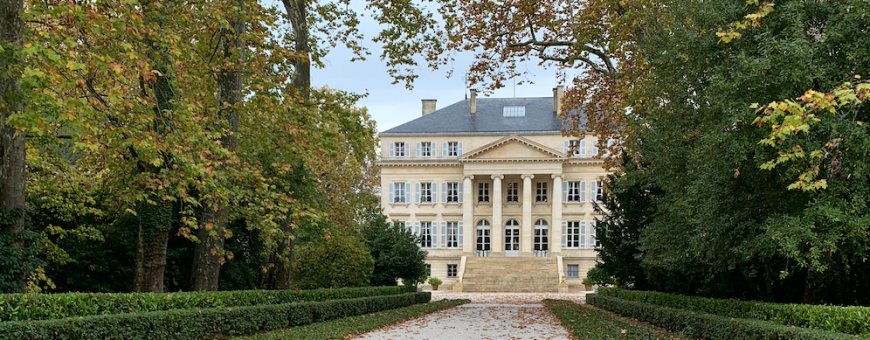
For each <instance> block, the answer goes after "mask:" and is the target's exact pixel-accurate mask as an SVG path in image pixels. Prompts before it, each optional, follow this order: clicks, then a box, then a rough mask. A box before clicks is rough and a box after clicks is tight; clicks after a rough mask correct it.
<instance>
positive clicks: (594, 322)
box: [544, 300, 664, 340]
mask: <svg viewBox="0 0 870 340" xmlns="http://www.w3.org/2000/svg"><path fill="white" fill-rule="evenodd" d="M544 305H545V306H547V308H548V309H549V310H550V311H551V312H553V314H555V315H556V317H558V318H559V320H560V321H561V322H562V325H564V326H565V328H568V330H569V331H571V333H572V334H574V337H575V338H577V339H587V340H598V339H601V340H609V339H625V340H634V339H664V338H662V337H660V336H658V335H656V334H655V333H653V332H652V331H650V330H648V329H645V328H643V327H636V326H632V325H630V324H627V323H625V322H622V321H619V320H616V319H614V318H612V317H611V316H610V315H608V314H607V313H605V312H602V311H600V310H597V309H592V308H589V307H586V306H583V305H580V304H577V303H574V302H571V301H564V300H544Z"/></svg>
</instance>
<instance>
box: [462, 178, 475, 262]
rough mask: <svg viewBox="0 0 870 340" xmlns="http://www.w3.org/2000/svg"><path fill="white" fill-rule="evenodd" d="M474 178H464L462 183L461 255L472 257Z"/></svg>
mask: <svg viewBox="0 0 870 340" xmlns="http://www.w3.org/2000/svg"><path fill="white" fill-rule="evenodd" d="M473 179H474V176H471V175H468V176H465V179H464V180H463V181H462V229H463V230H462V236H463V240H462V253H463V254H465V256H474V255H473V254H474V237H475V234H474V188H473V185H472V180H473Z"/></svg>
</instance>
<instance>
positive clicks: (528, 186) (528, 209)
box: [520, 175, 535, 257]
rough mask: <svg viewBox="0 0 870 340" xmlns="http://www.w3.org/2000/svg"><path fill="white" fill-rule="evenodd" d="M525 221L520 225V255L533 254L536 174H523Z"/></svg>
mask: <svg viewBox="0 0 870 340" xmlns="http://www.w3.org/2000/svg"><path fill="white" fill-rule="evenodd" d="M522 177H523V222H522V225H521V226H520V256H524V257H525V256H532V231H533V230H534V226H533V225H532V199H534V198H533V197H532V179H533V178H535V175H523V176H522Z"/></svg>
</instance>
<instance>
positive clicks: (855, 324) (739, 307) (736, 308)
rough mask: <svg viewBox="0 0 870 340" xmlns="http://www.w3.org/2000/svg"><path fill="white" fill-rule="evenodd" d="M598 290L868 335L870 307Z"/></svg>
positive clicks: (630, 298)
mask: <svg viewBox="0 0 870 340" xmlns="http://www.w3.org/2000/svg"><path fill="white" fill-rule="evenodd" d="M598 293H599V294H600V295H601V296H610V297H614V298H618V299H622V300H628V301H638V302H643V303H648V304H653V305H657V306H663V307H669V308H678V309H685V310H689V311H693V312H698V313H707V314H713V315H719V316H725V317H732V318H740V319H756V320H763V321H772V322H775V323H779V324H783V325H787V326H796V327H805V328H818V329H824V330H829V331H835V332H841V333H847V334H862V335H865V336H868V335H870V323H868V322H867V320H868V319H870V307H839V306H819V305H806V304H784V303H765V302H757V301H740V300H734V299H710V298H703V297H693V296H683V295H676V294H667V293H659V292H645V291H635V290H623V289H615V288H604V289H599V290H598Z"/></svg>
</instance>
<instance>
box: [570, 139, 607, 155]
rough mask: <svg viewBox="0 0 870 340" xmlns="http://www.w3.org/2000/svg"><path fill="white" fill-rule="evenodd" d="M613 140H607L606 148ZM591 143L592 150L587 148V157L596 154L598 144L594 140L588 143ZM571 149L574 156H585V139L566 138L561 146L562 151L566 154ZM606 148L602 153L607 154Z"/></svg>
mask: <svg viewBox="0 0 870 340" xmlns="http://www.w3.org/2000/svg"><path fill="white" fill-rule="evenodd" d="M613 143H615V141H614V140H613V139H612V138H611V139H608V140H607V148H608V149H609V148H610V147H611V146H613ZM589 144H592V150H589V151H590V152H589V154H588V157H593V156H597V155H598V145H597V144H596V143H595V142H592V143H589ZM571 150H574V156H580V157H586V156H587V154H586V140H585V139H582V140H576V139H575V140H566V141H565V144H564V146H563V149H562V152H564V153H565V154H568V153H569V152H570V151H571ZM607 152H608V151H607V150H605V152H604V154H605V155H606V154H607Z"/></svg>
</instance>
